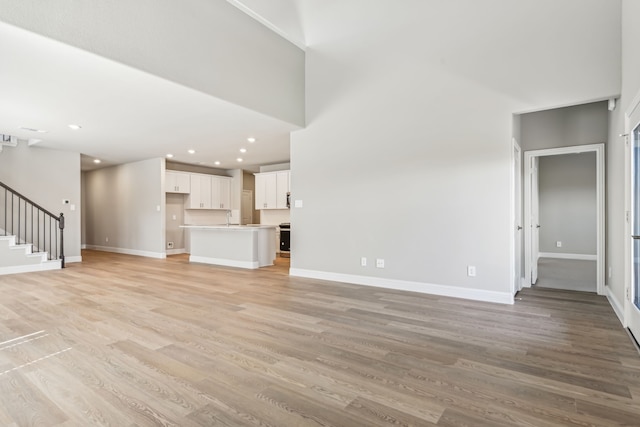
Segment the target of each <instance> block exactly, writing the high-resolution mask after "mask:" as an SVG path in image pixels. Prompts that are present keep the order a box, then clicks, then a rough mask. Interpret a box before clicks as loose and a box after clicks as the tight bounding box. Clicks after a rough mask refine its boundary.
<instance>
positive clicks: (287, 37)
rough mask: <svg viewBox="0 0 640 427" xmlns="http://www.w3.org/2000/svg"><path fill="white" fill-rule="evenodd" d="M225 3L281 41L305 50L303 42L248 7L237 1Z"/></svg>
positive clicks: (232, 0)
mask: <svg viewBox="0 0 640 427" xmlns="http://www.w3.org/2000/svg"><path fill="white" fill-rule="evenodd" d="M227 2H228V3H230V4H232V5H234V6H235V7H237V8H238V9H240V10H241V11H243V12H244V13H246V14H247V15H249V16H250V17H252V18H253V19H255V20H256V21H258V22H259V23H261V24H262V25H264V26H265V27H267V28H268V29H270V30H271V31H273V32H274V33H276V34H277V35H279V36H280V37H282V38H283V39H285V40H287V41H289V42H291V43H293V44H294V45H296V46H297V47H299V48H300V49H302V50H303V51H305V50H306V49H307V46H306V45H305V44H304V42H303V41H300V40H296V39H295V38H293V37H291V36H290V35H289V33H287V32H286V31H283V30H281V29H280V27H278V26H277V25H275V24H274V23H273V22H271V21H269V20H268V19H266V18H265V17H264V16H262V15H260V14H258V13H256V12H255V11H253V10H252V9H250V8H249V7H247V6H245V5H244V4H243V3H242V2H240V1H239V0H227Z"/></svg>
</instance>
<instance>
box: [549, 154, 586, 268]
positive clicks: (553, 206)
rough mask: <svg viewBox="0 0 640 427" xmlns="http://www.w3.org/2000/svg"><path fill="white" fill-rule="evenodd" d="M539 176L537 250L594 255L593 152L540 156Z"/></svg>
mask: <svg viewBox="0 0 640 427" xmlns="http://www.w3.org/2000/svg"><path fill="white" fill-rule="evenodd" d="M538 176H539V181H538V190H539V196H540V197H539V201H540V204H539V207H540V216H539V222H540V225H541V227H540V252H544V253H552V254H580V255H596V253H597V248H596V242H597V236H598V233H597V208H598V203H597V186H596V154H595V153H594V152H589V153H580V154H563V155H557V156H545V157H540V159H539V164H538ZM558 241H560V242H562V246H561V247H559V248H558V247H556V242H558Z"/></svg>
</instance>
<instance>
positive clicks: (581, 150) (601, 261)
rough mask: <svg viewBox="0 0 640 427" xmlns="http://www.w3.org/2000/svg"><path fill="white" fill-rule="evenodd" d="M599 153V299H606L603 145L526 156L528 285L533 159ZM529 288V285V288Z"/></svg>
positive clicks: (528, 276) (525, 200) (597, 190)
mask: <svg viewBox="0 0 640 427" xmlns="http://www.w3.org/2000/svg"><path fill="white" fill-rule="evenodd" d="M587 152H595V153H596V200H597V201H596V205H597V207H596V209H597V212H596V236H597V237H596V283H597V292H598V295H605V293H606V290H605V278H604V276H605V242H606V240H605V230H606V228H605V191H606V186H605V159H604V144H603V143H602V144H589V145H575V146H571V147H560V148H548V149H545V150H533V151H525V152H524V167H525V173H524V187H525V197H524V206H525V209H524V230H525V243H524V247H525V259H524V262H525V271H524V277H525V283H531V263H532V259H531V258H532V254H531V249H530V247H531V238H532V237H531V226H532V224H531V212H530V211H531V159H533V158H535V157H540V156H556V155H561V154H572V153H587ZM528 286H530V285H528Z"/></svg>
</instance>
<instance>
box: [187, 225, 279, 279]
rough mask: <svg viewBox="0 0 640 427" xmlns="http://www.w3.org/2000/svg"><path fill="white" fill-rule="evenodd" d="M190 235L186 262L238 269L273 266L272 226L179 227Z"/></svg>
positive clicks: (273, 238) (273, 232)
mask: <svg viewBox="0 0 640 427" xmlns="http://www.w3.org/2000/svg"><path fill="white" fill-rule="evenodd" d="M180 227H182V228H184V229H186V230H188V231H189V241H190V245H189V246H190V250H189V261H190V262H198V263H205V264H216V265H225V266H229V267H240V268H259V267H266V266H269V265H273V263H274V261H275V258H276V248H275V246H276V227H277V226H275V225H259V224H256V225H237V224H230V225H227V224H211V225H181V226H180Z"/></svg>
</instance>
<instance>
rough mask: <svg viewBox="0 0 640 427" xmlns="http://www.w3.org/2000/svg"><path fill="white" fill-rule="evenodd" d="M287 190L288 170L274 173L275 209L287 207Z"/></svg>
mask: <svg viewBox="0 0 640 427" xmlns="http://www.w3.org/2000/svg"><path fill="white" fill-rule="evenodd" d="M288 192H289V171H282V172H278V173H276V209H287V193H288Z"/></svg>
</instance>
